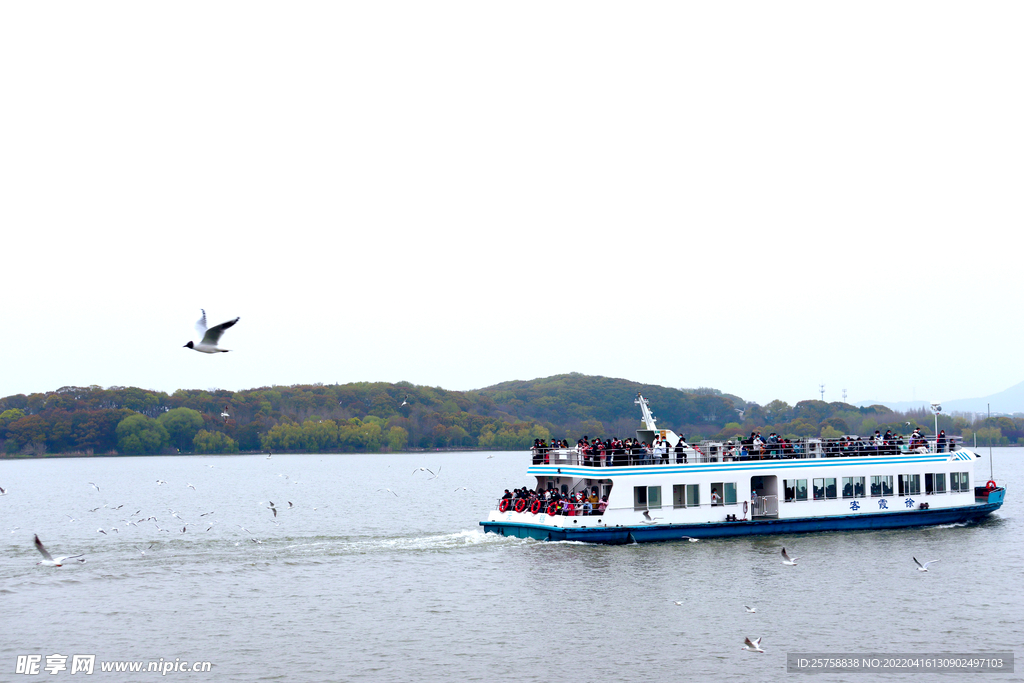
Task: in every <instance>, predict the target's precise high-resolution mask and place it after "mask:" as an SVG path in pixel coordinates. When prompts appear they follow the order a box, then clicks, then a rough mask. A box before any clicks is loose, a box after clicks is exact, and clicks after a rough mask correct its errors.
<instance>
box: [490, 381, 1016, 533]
mask: <svg viewBox="0 0 1024 683" xmlns="http://www.w3.org/2000/svg"><path fill="white" fill-rule="evenodd" d="M635 402H636V403H637V404H638V405H639V406H640V409H641V412H642V415H643V423H644V429H640V430H637V439H638V441H640V442H646V443H648V444H654V443H656V442H658V441H661V442H664V443H667V444H668V450H667V453H662V452H661V449H659V450H658V452H657V453H656V454H652V453H649V452H646V451H645V452H640V453H637V452H634V453H626V452H608V451H601V450H596V451H588V450H585V449H583V448H581V447H579V446H577V447H572V448H552V449H547V448H543V449H534V451H533V452H532V461H533V462H532V464H531V465H530V467H529V468H528V469H527V474H528V476H529V477H531V478H532V481H531V482H530V483H532V482H533V481H535V482H536V486H534V487H533V489H531V490H530V491H527V490H526V489H523V490H522V491H517V493H516V494H512V493H511V492H507V493H506V496H505V497H503V498H502V499H501V500H499V501H498V503H497V505H496V507H495V509H494V510H492V511H491V513H490V514H489V515H488V516H487V520H486V521H483V522H480V524H481V525H482V526H483V527H484V531H489V532H493V533H497V534H501V535H503V536H515V537H519V538H536V539H541V540H555V541H561V540H570V541H587V542H593V543H613V544H615V543H632V542H634V541H635V542H644V541H662V540H670V539H679V538H686V537H689V538H711V537H717V536H740V535H747V534H778V533H802V532H808V531H825V530H837V529H891V528H897V527H912V526H926V525H932V524H948V523H956V522H967V521H971V520H977V519H980V518H982V517H984V516H986V515H988V514H990V513H992V512H993V511H995V510H998V509H999V507H1000V506H1001V505H1002V504H1003V496H1004V494H1005V489H1004V488H1003V487H1001V486H998V485H996V483H995V482H994V481H988V482H987V483H986V484H985V485H983V486H976V485H975V484H976V481H975V474H974V461H975V460H976V459H977V458H979V457H980V456H978V455H977V454H975V453H973V452H971V451H969V450H966V449H964V448H963V447H962V445H961V446H958V445H956V444H955V443H952V442H951V443H950V444H949V445H948V447H947V444H944V443H942V442H941V441H939V442H938V443H936V440H935V439H934V438H930V439H924V438H923V437H922V438H921V440H920V441H913V440H912V441H910V442H909V443H906V444H897V443H895V442H889V443H886V444H884V445H876V444H874V443H872V442H870V441H869V442H867V443H865V442H864V441H863V440H860V439H856V440H855V439H850V438H848V439H844V440H827V439H804V440H800V441H796V442H791V443H786V444H779V445H774V444H773V445H765V446H764V447H761V446H760V444H758V445H757V446H753V445H751V446H747V445H744V444H733V443H732V442H726V443H722V442H713V441H703V442H701V443H700V444H699V445H695V446H690V445H686V444H685V443H684V444H679V441H680V439H679V437H678V435H676V434H675V433H674V432H672V431H671V430H667V429H658V428H657V425H656V423H655V418H654V417H653V416H652V415H651V412H650V410H649V407H648V404H647V400H646V399H644V398H643V396H640V395H639V394H638V395H637V400H636V401H635ZM900 441H902V438H901V439H900ZM677 444H678V445H679V448H678V449H677V448H676V445H677ZM595 500H596V501H597V502H595Z"/></svg>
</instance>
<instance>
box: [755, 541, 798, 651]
mask: <svg viewBox="0 0 1024 683" xmlns="http://www.w3.org/2000/svg"><path fill="white" fill-rule="evenodd" d="M799 559H800V558H799V557H793V558H791V557H790V556H789V553H787V552H786V549H785V548H783V549H782V564H784V565H786V566H787V567H795V566H796V561H797V560H799ZM758 640H760V638H759V639H758Z"/></svg>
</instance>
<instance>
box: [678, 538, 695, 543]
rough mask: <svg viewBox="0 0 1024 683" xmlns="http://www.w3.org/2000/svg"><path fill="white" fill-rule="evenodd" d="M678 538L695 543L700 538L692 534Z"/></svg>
mask: <svg viewBox="0 0 1024 683" xmlns="http://www.w3.org/2000/svg"><path fill="white" fill-rule="evenodd" d="M679 538H685V539H686V540H687V541H689V542H690V543H696V542H697V541H699V540H700V539H699V538H694V537H693V536H680V537H679Z"/></svg>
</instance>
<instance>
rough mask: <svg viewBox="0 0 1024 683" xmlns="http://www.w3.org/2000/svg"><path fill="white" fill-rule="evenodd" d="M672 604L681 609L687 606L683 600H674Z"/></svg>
mask: <svg viewBox="0 0 1024 683" xmlns="http://www.w3.org/2000/svg"><path fill="white" fill-rule="evenodd" d="M672 604H674V605H679V606H680V607H682V606H683V605H685V604H686V603H685V602H683V601H682V600H673V601H672Z"/></svg>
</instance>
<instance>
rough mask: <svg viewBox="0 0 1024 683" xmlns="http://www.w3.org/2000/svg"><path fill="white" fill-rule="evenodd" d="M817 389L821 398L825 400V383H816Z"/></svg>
mask: <svg viewBox="0 0 1024 683" xmlns="http://www.w3.org/2000/svg"><path fill="white" fill-rule="evenodd" d="M818 391H819V392H821V400H822V401H824V400H825V385H824V384H819V385H818Z"/></svg>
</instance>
